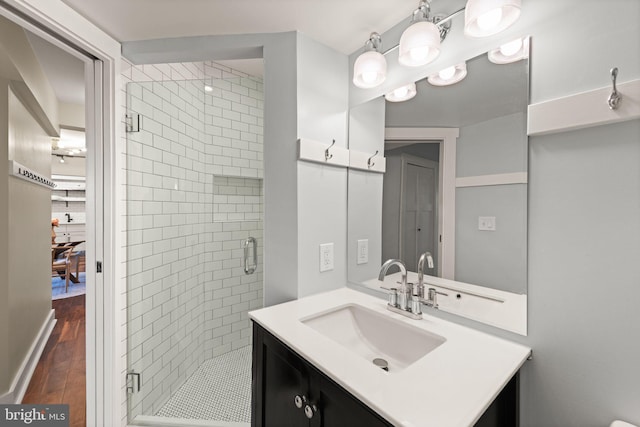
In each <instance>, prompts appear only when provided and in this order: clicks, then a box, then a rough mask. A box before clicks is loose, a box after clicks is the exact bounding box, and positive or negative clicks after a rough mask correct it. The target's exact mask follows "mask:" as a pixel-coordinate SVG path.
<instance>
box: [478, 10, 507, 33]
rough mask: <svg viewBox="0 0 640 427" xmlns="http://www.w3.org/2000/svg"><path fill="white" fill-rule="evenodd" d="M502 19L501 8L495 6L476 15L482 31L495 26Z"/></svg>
mask: <svg viewBox="0 0 640 427" xmlns="http://www.w3.org/2000/svg"><path fill="white" fill-rule="evenodd" d="M500 20H502V9H499V8H496V9H493V10H490V11H489V12H486V13H483V14H482V15H480V16H478V21H477V22H478V27H480V29H482V30H484V31H489V30H492V29H493V28H495V27H496V26H497V25H498V24H499V23H500Z"/></svg>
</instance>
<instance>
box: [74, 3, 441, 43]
mask: <svg viewBox="0 0 640 427" xmlns="http://www.w3.org/2000/svg"><path fill="white" fill-rule="evenodd" d="M63 1H64V2H65V3H66V4H68V5H69V6H71V7H72V8H73V9H75V10H76V11H78V12H79V13H80V14H81V15H83V16H85V17H86V18H87V19H89V20H90V21H92V22H93V23H94V24H96V25H97V26H98V27H100V28H101V29H102V30H103V31H105V32H107V33H108V34H110V35H111V36H112V37H114V38H115V39H116V40H118V41H132V40H147V39H156V38H169V37H184V36H202V35H227V34H243V33H274V32H284V31H294V30H297V31H300V32H302V33H304V34H306V35H307V36H309V37H311V38H312V39H314V40H317V41H319V42H321V43H324V44H326V45H327V46H330V47H332V48H334V49H335V50H337V51H339V52H342V53H345V54H351V53H353V52H354V51H355V50H357V49H359V48H360V47H362V46H364V42H365V41H366V40H367V39H368V37H369V34H370V33H371V32H372V31H377V32H378V33H381V34H382V33H383V32H385V31H386V30H388V29H390V28H391V27H393V26H394V25H395V24H397V23H398V22H400V21H401V20H403V19H408V18H409V17H410V16H411V13H412V12H413V10H414V9H415V8H417V6H418V3H419V2H418V0H393V1H389V0H106V1H105V0H63ZM435 3H440V4H441V5H442V4H445V5H446V4H447V3H451V0H447V1H444V0H440V1H439V2H435Z"/></svg>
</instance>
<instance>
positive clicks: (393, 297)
mask: <svg viewBox="0 0 640 427" xmlns="http://www.w3.org/2000/svg"><path fill="white" fill-rule="evenodd" d="M380 289H384V290H386V291H389V301H388V302H389V305H390V306H392V307H397V306H398V289H396V288H387V287H384V286H380Z"/></svg>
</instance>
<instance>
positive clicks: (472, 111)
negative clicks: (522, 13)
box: [348, 38, 529, 334]
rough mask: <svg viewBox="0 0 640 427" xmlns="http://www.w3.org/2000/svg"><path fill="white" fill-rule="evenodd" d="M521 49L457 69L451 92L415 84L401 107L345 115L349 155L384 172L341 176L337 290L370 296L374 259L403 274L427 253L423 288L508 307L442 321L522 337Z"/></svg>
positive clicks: (371, 106)
mask: <svg viewBox="0 0 640 427" xmlns="http://www.w3.org/2000/svg"><path fill="white" fill-rule="evenodd" d="M522 40H523V45H524V47H525V49H526V51H524V53H523V54H522V58H521V59H519V60H517V61H515V62H510V63H500V62H504V58H503V57H501V56H500V53H499V52H498V53H497V54H496V53H495V52H493V53H492V54H489V53H485V54H482V55H479V56H477V57H475V58H471V59H468V60H466V61H465V63H466V68H467V75H466V77H465V78H464V79H463V80H462V81H460V82H458V83H456V84H452V85H448V86H434V85H431V84H429V83H428V82H427V80H426V79H423V80H420V81H418V82H416V89H417V94H416V96H415V97H414V98H413V99H410V100H408V101H404V102H389V101H385V100H384V99H383V98H379V99H375V100H372V101H370V102H368V103H366V104H362V105H359V106H356V107H355V108H353V109H352V110H351V112H350V124H349V125H350V135H349V149H350V150H351V151H360V152H365V153H371V154H373V153H375V151H376V150H378V151H379V152H384V156H385V158H386V172H385V173H384V174H381V173H374V172H370V171H364V170H356V169H350V171H349V209H348V216H349V224H348V225H349V233H348V239H349V241H348V252H349V257H348V266H349V271H348V278H349V282H351V283H357V284H364V285H365V286H368V287H369V288H371V289H374V288H378V287H379V285H380V282H378V281H377V276H378V273H379V269H380V265H381V264H382V263H383V262H384V261H385V260H386V259H389V258H399V259H402V260H403V261H404V262H405V263H406V265H407V269H408V270H410V271H413V272H415V271H417V263H418V257H419V256H420V254H422V253H424V252H426V251H428V252H430V253H431V254H432V256H433V260H434V268H432V269H425V274H427V275H429V278H428V279H427V280H428V281H429V280H430V281H431V283H432V284H434V283H437V284H439V285H441V286H443V287H448V288H451V289H453V291H451V292H453V294H454V295H455V296H456V297H457V296H458V295H459V293H458V291H461V290H462V291H465V292H469V293H470V295H471V294H474V295H476V296H478V295H480V296H481V297H483V299H485V300H491V298H493V299H495V300H499V301H502V302H500V303H497V304H496V307H495V310H493V309H491V308H489V310H490V311H495V313H496V314H498V313H499V312H500V310H504V308H505V307H506V306H507V305H509V309H508V310H507V311H508V312H509V316H506V317H504V318H500V317H501V316H499V315H496V316H495V317H496V319H497V320H496V319H493V318H486V319H485V318H483V317H482V316H478V315H477V312H478V310H476V308H477V307H472V308H471V309H470V314H469V315H468V316H467V314H466V313H465V307H463V305H464V304H460V298H458V301H456V305H455V306H454V307H452V310H451V312H455V313H456V314H460V315H463V316H467V317H470V318H473V319H475V320H480V321H484V322H485V323H490V324H493V325H495V326H499V327H502V328H504V329H509V330H513V331H515V332H519V333H523V334H526V293H527V265H526V260H527V254H526V248H527V142H528V140H527V134H526V111H527V105H528V94H529V61H528V42H529V39H528V38H524V39H522ZM496 55H497V59H496ZM490 56H491V58H492V59H493V62H492V61H491V60H490V59H489V57H490ZM496 62H498V63H496ZM461 63H462V62H461ZM452 65H455V64H452ZM376 117H377V118H380V117H384V123H383V124H382V123H380V122H381V120H380V119H378V120H376V119H375V118H376ZM411 277H412V276H411V275H410V280H411ZM443 279H444V280H443ZM451 292H450V293H451ZM464 295H466V294H464ZM484 297H488V299H487V298H484ZM471 299H472V298H468V299H467V301H465V303H467V302H468V301H469V300H471ZM510 299H514V300H517V304H515V305H516V306H517V307H518V308H517V309H514V307H513V306H512V305H510V304H507V303H505V302H504V301H505V300H510ZM484 302H486V301H483V303H484ZM471 305H473V304H471ZM445 306H446V304H441V309H443V310H446V307H445ZM488 307H491V306H488ZM483 310H484V311H486V310H487V307H483V308H482V309H479V311H483ZM516 312H517V313H516ZM498 318H499V319H498ZM514 319H515V320H514Z"/></svg>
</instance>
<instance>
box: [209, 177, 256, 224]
mask: <svg viewBox="0 0 640 427" xmlns="http://www.w3.org/2000/svg"><path fill="white" fill-rule="evenodd" d="M262 205H263V196H262V178H246V177H235V176H222V175H214V177H213V222H258V221H262V211H263V209H262Z"/></svg>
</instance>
